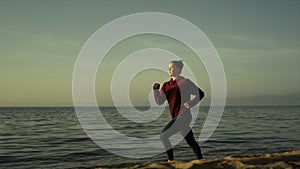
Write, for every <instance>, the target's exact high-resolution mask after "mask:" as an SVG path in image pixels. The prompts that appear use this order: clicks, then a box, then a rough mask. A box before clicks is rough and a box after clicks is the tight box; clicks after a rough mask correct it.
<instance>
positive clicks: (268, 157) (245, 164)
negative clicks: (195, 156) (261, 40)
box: [95, 150, 300, 169]
mask: <svg viewBox="0 0 300 169" xmlns="http://www.w3.org/2000/svg"><path fill="white" fill-rule="evenodd" d="M109 168H118V169H125V168H126V169H154V168H155V169H194V168H201V169H227V168H230V169H250V168H251V169H253V168H266V169H267V168H276V169H294V168H300V150H295V151H288V152H281V153H273V154H246V155H234V156H228V157H225V158H223V159H202V160H193V161H187V162H186V161H177V160H174V161H172V162H171V163H168V162H146V163H142V164H120V165H112V166H102V167H95V169H109Z"/></svg>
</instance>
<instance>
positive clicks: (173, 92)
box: [154, 76, 204, 118]
mask: <svg viewBox="0 0 300 169" xmlns="http://www.w3.org/2000/svg"><path fill="white" fill-rule="evenodd" d="M191 95H194V96H195V97H194V98H193V99H191ZM203 97H204V92H203V91H202V90H201V89H200V88H199V87H197V86H196V85H195V84H194V83H193V82H192V81H191V80H189V79H186V78H184V77H182V76H180V77H178V78H176V80H172V79H170V80H169V81H167V82H165V83H164V84H163V86H162V88H161V90H160V91H159V89H155V90H154V98H155V102H156V103H157V104H159V105H161V104H163V103H164V102H165V101H166V100H167V101H168V103H169V109H170V115H171V117H172V118H175V117H177V116H178V115H179V114H180V113H185V112H186V111H189V110H188V109H186V108H185V107H184V106H183V104H184V103H188V104H189V105H190V107H193V106H195V105H196V104H197V103H199V101H200V100H201V99H202V98H203Z"/></svg>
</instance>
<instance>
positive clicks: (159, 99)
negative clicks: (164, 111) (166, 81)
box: [153, 83, 166, 105]
mask: <svg viewBox="0 0 300 169" xmlns="http://www.w3.org/2000/svg"><path fill="white" fill-rule="evenodd" d="M164 88H165V85H163V87H162V88H161V90H160V91H159V84H158V83H155V84H154V85H153V94H154V100H155V102H156V104H158V105H162V104H163V103H164V102H165V101H166V95H165V93H164Z"/></svg>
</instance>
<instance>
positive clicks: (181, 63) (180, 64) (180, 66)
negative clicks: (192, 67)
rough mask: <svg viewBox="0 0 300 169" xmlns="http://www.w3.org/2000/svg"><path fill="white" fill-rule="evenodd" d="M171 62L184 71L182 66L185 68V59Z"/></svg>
mask: <svg viewBox="0 0 300 169" xmlns="http://www.w3.org/2000/svg"><path fill="white" fill-rule="evenodd" d="M170 63H173V64H174V65H176V66H177V67H178V68H179V69H180V72H179V73H181V71H182V68H183V65H184V64H183V60H172V61H171V62H170Z"/></svg>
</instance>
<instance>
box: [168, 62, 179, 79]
mask: <svg viewBox="0 0 300 169" xmlns="http://www.w3.org/2000/svg"><path fill="white" fill-rule="evenodd" d="M179 72H180V68H179V67H177V66H176V65H175V64H173V63H169V76H179Z"/></svg>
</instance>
